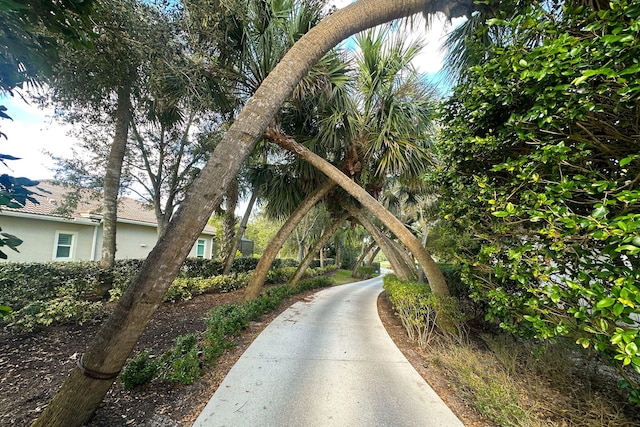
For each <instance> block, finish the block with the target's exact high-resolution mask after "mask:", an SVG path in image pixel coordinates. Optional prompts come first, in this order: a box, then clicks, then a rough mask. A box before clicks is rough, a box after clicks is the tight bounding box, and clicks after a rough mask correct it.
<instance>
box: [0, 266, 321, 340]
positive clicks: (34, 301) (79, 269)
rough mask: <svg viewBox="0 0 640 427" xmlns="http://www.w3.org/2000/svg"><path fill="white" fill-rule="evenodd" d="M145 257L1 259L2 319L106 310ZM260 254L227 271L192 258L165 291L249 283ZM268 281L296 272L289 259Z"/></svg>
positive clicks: (26, 322)
mask: <svg viewBox="0 0 640 427" xmlns="http://www.w3.org/2000/svg"><path fill="white" fill-rule="evenodd" d="M142 261H143V260H119V261H117V262H116V264H115V265H114V266H113V267H112V268H110V269H106V270H105V269H101V268H100V266H99V264H98V263H97V262H88V261H86V262H50V263H36V262H33V263H3V264H2V265H0V306H10V307H12V308H13V309H14V311H13V312H12V313H11V314H9V313H7V314H8V316H7V317H5V318H4V319H2V320H3V321H5V322H6V323H8V324H9V326H11V327H12V328H14V329H19V330H24V331H31V330H34V329H37V328H42V327H46V326H49V325H53V324H61V323H66V322H72V321H75V322H80V323H82V322H85V321H88V320H91V319H94V318H96V317H98V316H100V315H102V314H105V313H107V311H108V305H107V304H106V301H105V300H104V299H103V297H104V295H105V294H106V292H104V290H105V289H108V290H109V292H108V294H107V295H108V296H109V300H110V301H111V302H114V301H117V300H118V299H119V298H120V296H121V295H122V294H123V293H124V291H125V289H126V287H127V285H128V284H129V281H130V280H131V279H132V278H133V277H135V275H136V274H137V272H138V270H139V269H140V267H141V265H142ZM256 261H257V260H253V259H249V258H238V259H236V260H235V261H234V263H233V268H234V269H233V271H232V273H231V274H229V275H221V274H220V273H219V272H220V271H221V270H222V265H221V263H220V261H216V260H207V259H189V260H187V261H186V262H185V264H184V265H183V269H182V271H181V274H180V276H179V277H178V278H176V280H174V282H173V284H172V285H171V287H170V288H169V289H168V291H167V293H166V294H165V298H164V300H165V301H171V302H175V301H184V300H189V299H191V298H193V297H194V296H197V295H200V294H204V293H212V292H231V291H235V290H238V289H242V288H245V287H246V286H247V284H248V283H249V278H250V277H251V271H252V269H253V268H255V264H256ZM276 261H278V262H277V263H274V266H273V268H272V270H271V271H269V280H268V283H282V282H286V281H287V280H288V279H289V277H290V276H291V275H292V274H293V272H295V270H296V268H295V267H278V266H280V265H289V264H290V260H280V259H278V260H276ZM331 269H332V267H327V268H324V269H322V268H316V269H309V270H307V272H306V275H305V276H306V277H313V276H318V275H322V274H325V273H326V272H328V271H329V270H331Z"/></svg>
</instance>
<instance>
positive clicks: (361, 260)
mask: <svg viewBox="0 0 640 427" xmlns="http://www.w3.org/2000/svg"><path fill="white" fill-rule="evenodd" d="M371 237H373V236H371ZM377 244H378V242H376V241H375V240H374V241H373V242H371V243H369V246H367V247H366V248H362V253H361V254H360V256H359V257H358V260H357V261H356V264H355V265H354V266H353V269H352V270H351V275H352V276H353V277H355V276H356V271H357V270H358V267H360V265H362V264H364V259H365V258H366V257H367V254H368V253H369V251H370V250H371V249H373V247H374V246H376V245H377ZM378 248H380V246H378Z"/></svg>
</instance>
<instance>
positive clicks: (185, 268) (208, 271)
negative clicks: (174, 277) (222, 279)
mask: <svg viewBox="0 0 640 427" xmlns="http://www.w3.org/2000/svg"><path fill="white" fill-rule="evenodd" d="M222 268H223V265H222V262H221V261H219V260H215V259H203V258H187V259H185V260H184V263H183V264H182V267H181V268H180V274H179V277H182V278H192V277H213V276H218V275H220V274H222Z"/></svg>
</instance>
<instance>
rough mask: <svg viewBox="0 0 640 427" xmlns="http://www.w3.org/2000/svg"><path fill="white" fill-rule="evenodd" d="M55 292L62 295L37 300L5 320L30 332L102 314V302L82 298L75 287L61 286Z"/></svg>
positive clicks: (11, 325)
mask: <svg viewBox="0 0 640 427" xmlns="http://www.w3.org/2000/svg"><path fill="white" fill-rule="evenodd" d="M55 293H56V294H57V295H60V296H58V297H56V298H52V299H50V300H47V301H42V300H35V301H33V302H31V303H29V304H27V305H26V306H25V307H22V308H21V309H20V310H16V311H14V312H12V313H11V314H9V315H8V316H6V318H5V321H7V323H8V325H9V327H11V328H13V329H16V330H19V331H23V332H30V331H33V330H35V329H38V328H42V327H46V326H51V325H56V324H62V323H68V322H72V321H75V322H79V323H81V324H82V323H84V322H87V321H89V320H91V319H94V318H95V317H97V316H98V315H100V314H102V307H103V304H102V303H101V302H98V301H95V302H91V301H87V300H84V299H81V298H80V297H79V296H78V295H77V291H76V289H74V288H73V287H71V288H66V287H62V286H61V287H58V288H56V290H55Z"/></svg>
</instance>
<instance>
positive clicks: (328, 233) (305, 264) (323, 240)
mask: <svg viewBox="0 0 640 427" xmlns="http://www.w3.org/2000/svg"><path fill="white" fill-rule="evenodd" d="M347 218H349V214H345V215H342V216H341V217H340V218H338V219H337V220H335V221H334V222H333V224H331V227H329V228H328V229H327V230H325V232H324V233H323V234H322V236H320V238H319V239H318V241H317V242H316V244H315V245H314V246H313V248H312V249H311V250H310V251H309V253H307V256H306V257H305V258H304V259H303V260H302V262H301V263H300V265H299V266H298V269H297V270H296V272H295V273H294V274H293V277H291V278H290V279H289V281H288V282H287V285H289V286H295V285H296V284H298V282H299V281H300V279H302V277H303V276H304V272H305V271H306V270H307V268H309V265H311V261H313V255H314V254H315V253H317V252H318V251H321V250H322V248H324V247H325V245H326V244H327V242H329V239H331V237H332V236H333V235H334V234H335V233H336V231H338V228H340V226H341V225H342V223H343V222H345V221H346V219H347Z"/></svg>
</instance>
